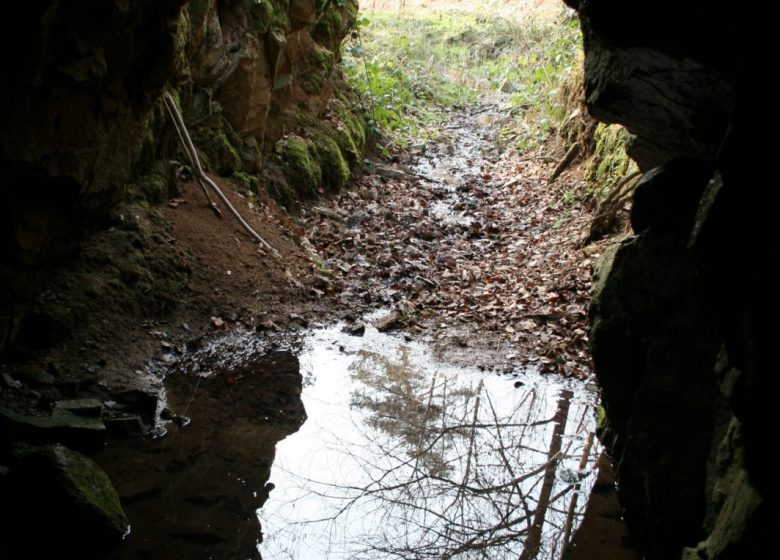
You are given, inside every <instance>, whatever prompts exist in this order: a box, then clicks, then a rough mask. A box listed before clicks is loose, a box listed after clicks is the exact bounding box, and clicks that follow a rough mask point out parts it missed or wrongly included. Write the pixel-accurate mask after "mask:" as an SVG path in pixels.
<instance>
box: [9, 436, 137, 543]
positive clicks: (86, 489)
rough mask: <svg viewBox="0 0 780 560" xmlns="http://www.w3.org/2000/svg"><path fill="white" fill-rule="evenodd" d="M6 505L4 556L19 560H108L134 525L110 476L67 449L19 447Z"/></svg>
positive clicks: (10, 476) (78, 454)
mask: <svg viewBox="0 0 780 560" xmlns="http://www.w3.org/2000/svg"><path fill="white" fill-rule="evenodd" d="M8 478H9V480H8V491H9V499H8V500H3V502H4V503H3V504H2V505H0V509H2V510H4V511H2V513H3V514H4V515H3V519H4V520H6V521H5V523H3V524H2V526H0V531H4V532H6V534H5V535H2V538H3V545H4V548H3V549H4V550H6V551H11V552H13V551H15V552H17V553H19V556H13V557H14V558H44V557H47V558H49V557H50V558H102V557H104V556H105V555H107V554H108V553H110V552H111V551H112V550H114V549H115V548H116V546H118V545H119V543H120V542H121V541H122V538H123V536H124V535H125V534H126V533H127V530H128V527H129V522H128V520H127V517H126V516H125V513H124V511H123V510H122V506H121V504H120V502H119V497H118V495H117V493H116V490H115V489H114V487H113V486H112V484H111V481H110V480H109V478H108V476H107V475H106V473H105V472H104V471H103V470H102V469H101V468H100V467H99V466H98V465H97V464H95V462H94V461H92V460H91V459H89V458H87V457H85V456H84V455H81V454H80V453H78V452H76V451H73V450H71V449H68V448H67V447H65V446H63V445H50V446H46V447H42V448H41V447H38V448H36V447H29V446H19V447H17V448H16V450H15V456H14V459H13V460H12V462H11V464H10V466H9V474H8Z"/></svg>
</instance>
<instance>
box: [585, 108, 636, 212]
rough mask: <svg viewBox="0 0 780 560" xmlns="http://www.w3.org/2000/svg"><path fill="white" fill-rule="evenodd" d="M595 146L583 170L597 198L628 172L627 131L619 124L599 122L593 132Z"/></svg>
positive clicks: (629, 162) (629, 161)
mask: <svg viewBox="0 0 780 560" xmlns="http://www.w3.org/2000/svg"><path fill="white" fill-rule="evenodd" d="M594 136H595V140H596V148H595V150H594V152H593V156H592V157H591V159H590V162H589V163H588V167H587V169H586V170H585V180H586V181H587V184H588V186H589V188H590V189H591V190H592V191H593V192H595V193H596V196H597V197H598V198H601V197H603V196H604V195H606V194H607V193H608V192H609V190H610V189H611V188H612V187H614V186H615V185H616V184H617V183H618V181H620V179H621V178H623V176H624V175H625V174H626V173H627V172H628V169H629V166H630V165H631V158H629V157H628V155H627V154H626V141H627V139H628V132H626V129H624V128H623V127H622V126H620V125H607V124H603V123H600V124H599V125H598V126H597V127H596V131H595V133H594Z"/></svg>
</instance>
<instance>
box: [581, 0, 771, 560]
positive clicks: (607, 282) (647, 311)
mask: <svg viewBox="0 0 780 560" xmlns="http://www.w3.org/2000/svg"><path fill="white" fill-rule="evenodd" d="M569 4H570V5H572V7H574V8H576V9H577V10H578V11H579V14H580V20H581V24H582V30H583V40H584V47H585V53H586V56H585V88H586V96H587V102H588V107H589V109H590V111H591V112H592V113H593V115H594V116H596V117H597V118H598V119H600V120H603V121H606V122H618V123H621V124H623V125H624V126H625V127H626V128H627V129H628V130H629V131H630V132H631V133H632V134H633V135H634V138H633V140H632V142H631V146H630V152H631V154H632V156H633V157H634V158H635V159H636V160H637V162H638V163H639V165H640V168H641V169H642V170H643V171H644V172H645V173H644V175H643V177H642V179H641V181H640V183H639V184H638V186H637V190H636V193H635V196H634V202H633V208H632V212H631V223H632V227H633V230H634V235H633V236H631V237H629V238H627V239H626V240H624V241H623V242H621V243H620V244H619V245H618V246H616V247H614V248H613V249H612V250H611V251H609V252H608V254H607V255H606V257H605V258H604V260H603V262H602V265H601V267H600V270H599V271H598V274H597V278H596V282H595V288H594V297H593V302H592V306H591V321H592V326H591V340H592V351H593V358H594V362H595V366H596V373H597V376H598V378H599V381H600V384H601V386H602V389H603V405H604V407H605V410H606V413H607V420H608V423H607V426H605V429H604V431H603V432H602V435H603V439H604V440H605V442H606V443H607V445H608V448H609V449H610V451H611V453H612V455H613V457H614V459H615V463H616V468H617V476H618V482H619V492H620V496H621V502H622V503H623V505H624V507H625V515H626V519H627V521H628V523H629V525H630V526H631V527H632V528H633V529H634V531H635V532H636V533H637V534H638V535H639V537H640V540H641V543H642V546H643V547H644V548H645V550H646V554H647V558H650V559H667V558H681V557H682V558H685V559H693V558H708V559H716V558H717V559H726V558H729V559H731V558H734V559H737V558H753V557H762V556H764V555H765V554H766V553H767V551H770V550H772V549H773V545H772V541H773V537H774V536H775V535H776V534H778V530H780V522H779V520H778V513H777V511H778V508H777V498H778V491H777V484H776V472H777V466H776V464H775V463H774V460H773V459H772V458H771V454H770V450H773V449H774V447H775V445H774V444H775V442H776V441H777V440H778V437H777V435H776V430H775V428H774V424H775V421H776V419H775V416H774V411H775V409H776V408H777V404H776V400H777V395H778V390H777V389H778V375H777V367H776V366H775V365H774V356H773V355H772V354H773V351H774V350H775V349H776V348H778V327H777V321H776V318H777V310H778V305H777V296H776V294H775V292H776V289H777V285H778V281H777V279H776V277H775V276H774V270H776V269H777V265H778V255H780V250H778V235H777V228H776V226H775V223H776V221H777V218H776V215H777V211H778V209H777V206H776V203H775V199H776V197H775V196H774V191H775V190H776V183H777V180H776V179H774V178H773V174H774V173H775V171H774V169H772V167H773V164H774V162H775V160H776V159H777V157H776V144H777V143H776V141H775V140H771V138H772V136H773V134H774V132H773V131H772V132H770V133H769V135H768V134H767V132H768V131H769V130H771V127H772V125H771V124H770V123H771V122H772V121H773V120H774V115H775V114H776V109H775V107H776V104H777V102H776V100H774V99H773V97H775V94H774V92H773V91H772V88H770V87H768V86H767V81H766V80H767V71H768V70H769V69H770V68H774V67H776V65H777V63H776V60H773V57H774V52H775V51H776V50H777V49H776V48H772V47H771V46H770V43H771V37H772V35H773V33H772V31H771V29H770V27H771V23H770V19H771V18H769V17H768V14H767V13H765V12H764V10H765V8H762V7H755V6H752V5H746V4H744V3H735V2H723V1H716V2H705V1H692V0H687V1H678V2H672V1H668V0H667V1H654V2H650V1H646V0H640V1H636V2H621V1H618V0H583V1H581V2H579V3H577V2H569Z"/></svg>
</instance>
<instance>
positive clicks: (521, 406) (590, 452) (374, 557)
mask: <svg viewBox="0 0 780 560" xmlns="http://www.w3.org/2000/svg"><path fill="white" fill-rule="evenodd" d="M380 314H381V313H380ZM370 320H371V317H369V318H368V320H367V323H369V322H370ZM341 327H342V326H341V325H336V326H334V327H331V328H327V329H320V330H315V331H309V332H307V333H304V334H303V335H302V338H301V339H300V348H299V349H297V350H282V349H279V346H278V343H279V341H277V343H276V346H274V343H272V342H269V341H268V340H266V339H265V338H261V337H258V336H257V335H256V334H255V333H254V332H252V331H246V332H242V331H235V332H233V333H230V334H227V335H226V336H225V337H223V338H222V339H220V340H217V341H215V342H213V343H211V344H210V345H207V346H206V347H204V348H202V349H200V350H198V351H196V352H194V353H192V354H190V355H188V356H186V357H185V358H184V359H183V360H182V361H181V362H179V363H178V364H177V365H176V366H175V367H174V370H173V371H172V372H171V374H170V375H169V376H168V379H167V380H166V390H167V394H168V397H167V398H168V404H169V406H170V407H171V408H172V409H173V411H174V412H176V413H177V414H180V415H182V416H187V417H188V419H189V420H190V421H189V422H187V421H186V420H183V421H179V422H178V423H176V422H169V423H168V425H167V429H168V435H167V436H165V437H162V438H159V439H156V440H138V439H127V440H120V441H115V442H113V443H112V445H110V446H109V447H107V448H106V449H104V450H102V451H100V452H99V453H98V454H97V456H96V457H95V458H96V460H97V461H98V462H99V463H100V464H101V465H102V466H104V468H106V469H107V470H108V472H109V473H110V474H111V477H112V480H113V481H114V483H115V486H116V488H117V490H118V492H119V494H120V497H121V499H122V503H123V505H124V507H125V510H126V511H127V514H128V516H129V518H130V521H131V525H132V532H131V534H130V535H129V537H128V538H127V539H126V541H125V542H124V543H123V545H122V547H121V548H120V550H119V551H118V553H117V554H116V555H115V556H114V557H115V558H118V559H123V560H124V559H137V558H153V559H161V558H215V559H222V558H225V559H233V560H235V559H241V560H244V559H250V558H251V559H257V558H260V556H262V557H263V558H265V559H266V560H287V559H289V560H293V559H294V560H314V559H317V560H331V559H332V560H336V559H338V560H342V559H344V560H345V559H366V560H368V559H371V560H382V559H385V558H387V559H389V558H396V559H397V558H403V559H404V560H416V559H422V558H486V557H487V558H491V559H503V558H518V557H519V558H521V559H523V560H530V559H531V558H539V559H554V558H559V557H560V554H561V551H562V548H563V545H564V544H565V542H567V541H568V539H569V536H570V535H571V533H572V532H573V530H574V529H575V528H576V527H577V525H578V524H579V522H580V518H581V516H582V512H583V510H584V507H585V504H586V502H587V499H586V497H587V494H588V493H589V491H590V488H591V486H592V484H593V481H594V465H595V462H596V458H597V456H598V452H599V449H597V447H598V446H597V444H596V443H594V439H593V435H592V434H593V430H594V428H595V426H594V418H593V404H594V402H595V400H596V394H595V392H594V391H593V388H592V387H588V386H586V385H584V384H582V383H577V382H573V381H569V380H565V381H564V380H561V379H558V378H551V377H542V376H540V375H538V374H536V373H534V372H524V373H518V374H516V375H514V376H513V375H500V376H499V375H496V374H491V373H484V372H480V371H478V370H476V369H464V368H458V367H454V366H448V365H446V364H442V363H440V362H437V361H435V360H434V359H433V358H432V357H431V354H430V352H429V349H428V348H427V347H426V346H424V345H423V344H422V343H417V342H407V341H405V340H404V339H403V338H402V337H400V336H395V335H384V334H380V333H379V332H377V331H376V329H373V328H371V327H368V328H367V329H366V332H365V335H364V336H362V337H357V336H350V335H347V334H345V333H343V332H341ZM288 340H289V339H288ZM274 347H275V348H276V349H274ZM296 347H298V344H297V343H296ZM304 406H305V411H304ZM307 416H308V419H306V418H307ZM180 420H181V419H180ZM258 521H260V523H258ZM261 531H262V532H261ZM261 540H262V542H260V541H261Z"/></svg>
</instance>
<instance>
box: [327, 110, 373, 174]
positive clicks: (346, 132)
mask: <svg viewBox="0 0 780 560" xmlns="http://www.w3.org/2000/svg"><path fill="white" fill-rule="evenodd" d="M333 107H334V109H335V112H336V114H337V115H338V117H339V121H340V123H339V125H338V127H337V133H338V138H337V141H338V144H339V148H341V151H342V153H343V154H344V157H345V158H346V159H347V161H348V162H349V165H350V167H352V168H354V167H356V166H357V165H359V164H360V163H361V162H362V160H363V151H364V150H365V148H366V120H365V118H364V117H363V115H362V114H359V113H356V112H354V111H351V110H350V108H349V107H348V105H347V104H345V103H342V102H338V103H334V104H333Z"/></svg>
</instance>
